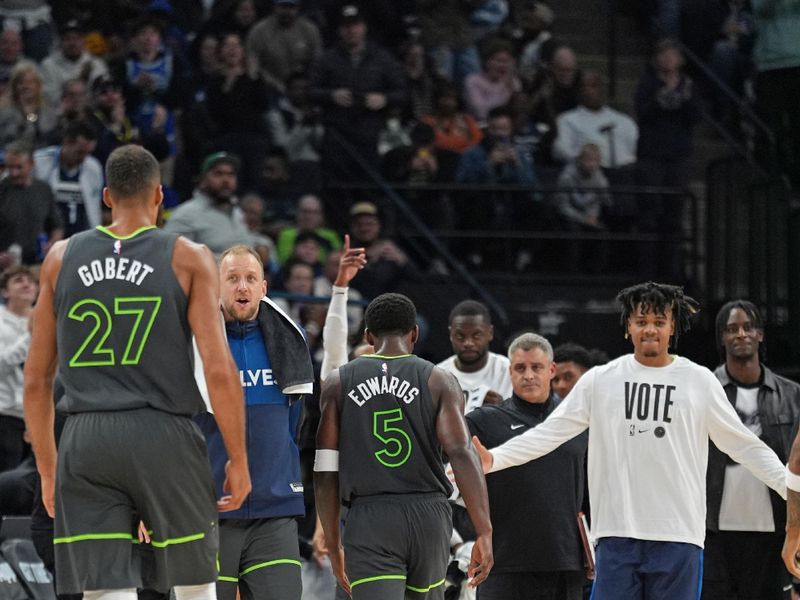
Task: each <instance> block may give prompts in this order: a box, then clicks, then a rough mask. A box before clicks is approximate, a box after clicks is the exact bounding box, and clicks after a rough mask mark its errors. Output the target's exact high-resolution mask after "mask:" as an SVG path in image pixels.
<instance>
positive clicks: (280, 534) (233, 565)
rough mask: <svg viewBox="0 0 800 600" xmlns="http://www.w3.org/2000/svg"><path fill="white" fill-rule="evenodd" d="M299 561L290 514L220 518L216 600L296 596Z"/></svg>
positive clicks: (299, 583)
mask: <svg viewBox="0 0 800 600" xmlns="http://www.w3.org/2000/svg"><path fill="white" fill-rule="evenodd" d="M301 565H302V563H301V562H300V544H299V542H298V538H297V521H295V520H294V519H293V518H291V517H282V518H274V519H222V520H221V521H220V525H219V580H218V582H217V598H218V599H219V600H235V598H236V589H237V587H238V589H239V593H240V596H241V598H242V600H300V597H301V596H302V593H303V582H302V577H301V572H300V568H301Z"/></svg>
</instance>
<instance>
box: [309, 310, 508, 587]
mask: <svg viewBox="0 0 800 600" xmlns="http://www.w3.org/2000/svg"><path fill="white" fill-rule="evenodd" d="M416 316H417V315H416V309H415V308H414V305H413V303H412V302H411V301H410V300H409V299H408V298H406V297H405V296H403V295H401V294H383V295H381V296H379V297H378V298H376V299H375V300H373V301H372V302H371V303H370V305H369V306H368V307H367V310H366V314H365V321H366V337H367V342H368V343H369V344H371V345H372V346H373V347H374V348H375V353H374V354H368V355H364V356H362V357H360V358H357V359H355V360H353V361H351V362H350V363H348V364H346V365H343V366H342V367H341V368H339V369H338V370H335V371H333V372H331V373H330V375H328V377H327V379H326V380H325V383H324V385H323V388H322V397H321V411H322V417H321V421H320V426H319V430H318V433H317V448H318V450H317V458H316V463H315V466H314V470H315V490H316V496H317V511H318V513H319V517H320V521H321V522H322V527H323V529H324V531H325V541H326V545H327V549H328V552H329V556H330V559H331V564H332V566H333V572H334V574H335V575H336V579H337V580H338V582H339V584H340V585H341V586H342V587H343V588H344V589H345V591H347V592H350V593H351V594H352V597H353V598H354V599H355V600H361V599H366V598H381V599H386V600H400V599H402V598H404V597H406V594H407V593H409V592H413V593H414V597H415V598H416V597H419V598H437V599H441V598H443V597H444V583H445V571H446V568H447V562H448V557H449V550H450V549H449V541H450V534H451V531H452V521H451V518H452V517H451V512H450V506H449V504H448V502H447V497H448V496H449V495H450V493H451V491H452V486H451V485H450V483H449V481H448V479H447V477H446V475H445V472H444V465H443V464H442V451H444V452H445V453H446V454H447V456H448V457H449V459H450V462H451V464H452V466H453V471H454V472H455V477H456V481H457V483H458V485H459V487H460V489H461V493H462V495H463V497H464V500H465V501H466V505H467V509H468V510H469V514H470V517H471V518H472V521H473V523H474V524H475V529H476V531H477V533H478V539H477V541H476V542H475V546H474V548H473V551H472V556H471V563H470V568H469V576H470V577H472V578H473V579H472V584H473V585H478V584H480V583H481V582H482V581H483V580H484V579H485V578H486V576H487V575H488V574H489V571H490V569H491V567H492V563H493V559H492V542H491V535H492V530H491V524H490V522H489V510H488V501H487V496H486V482H485V480H484V478H483V477H482V476H481V473H480V469H479V465H478V462H477V457H476V455H475V453H474V452H473V450H472V448H471V447H470V442H469V434H468V432H467V428H466V424H465V422H464V417H463V395H462V393H461V390H460V388H459V387H458V383H457V382H456V381H455V379H454V378H453V377H452V376H450V375H448V374H446V373H445V372H444V371H442V370H441V369H438V368H436V367H434V366H433V365H432V364H431V363H429V362H427V361H424V360H422V359H420V358H417V357H416V356H414V355H413V354H411V352H412V350H413V347H414V343H415V342H416V340H417V336H418V328H417V325H416ZM340 501H341V502H343V503H344V504H345V505H348V506H349V507H350V510H349V513H348V516H347V524H346V526H345V529H344V538H343V539H342V538H341V536H340V531H339V504H340ZM342 546H344V548H342Z"/></svg>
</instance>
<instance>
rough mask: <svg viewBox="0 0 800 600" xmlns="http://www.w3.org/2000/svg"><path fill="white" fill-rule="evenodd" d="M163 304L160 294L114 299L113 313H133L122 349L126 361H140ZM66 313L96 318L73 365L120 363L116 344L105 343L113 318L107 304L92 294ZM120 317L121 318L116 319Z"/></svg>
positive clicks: (70, 315) (124, 362)
mask: <svg viewBox="0 0 800 600" xmlns="http://www.w3.org/2000/svg"><path fill="white" fill-rule="evenodd" d="M160 308H161V297H160V296H132V297H127V298H115V299H114V315H115V316H116V315H131V316H132V317H133V326H132V328H131V332H130V335H129V336H128V341H127V344H126V345H125V350H124V351H123V352H122V360H120V364H123V365H138V364H139V360H141V358H142V352H143V351H144V346H145V344H146V343H147V338H148V337H150V331H151V330H152V328H153V323H154V322H155V320H156V315H157V314H158V310H159V309H160ZM67 316H68V317H69V318H70V319H73V320H75V321H81V322H83V321H86V320H87V319H91V320H92V321H93V322H94V325H93V327H92V330H91V331H90V332H89V335H87V336H86V339H85V340H83V343H81V345H80V347H79V348H78V350H77V351H76V352H75V354H73V355H72V358H71V359H70V360H69V366H70V367H102V366H113V365H115V364H117V361H116V355H115V353H114V349H113V348H108V347H105V343H106V340H107V339H108V336H109V335H111V328H112V326H113V324H114V319H113V318H112V317H111V312H110V311H109V310H108V308H107V307H106V305H105V304H103V303H102V302H100V301H99V300H95V299H93V298H86V299H85V300H81V301H80V302H77V303H76V304H75V305H73V307H72V308H71V309H70V311H69V313H68V314H67ZM117 321H119V320H117Z"/></svg>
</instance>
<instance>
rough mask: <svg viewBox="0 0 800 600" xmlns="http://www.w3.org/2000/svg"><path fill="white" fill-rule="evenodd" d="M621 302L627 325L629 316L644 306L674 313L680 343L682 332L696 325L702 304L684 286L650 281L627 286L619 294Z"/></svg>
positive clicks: (656, 310) (623, 322) (643, 308)
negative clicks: (696, 315) (684, 290)
mask: <svg viewBox="0 0 800 600" xmlns="http://www.w3.org/2000/svg"><path fill="white" fill-rule="evenodd" d="M617 302H619V303H620V304H621V305H622V314H621V315H620V324H621V325H622V327H623V328H627V325H628V319H629V318H630V317H631V315H633V314H634V313H635V312H636V309H637V308H638V307H639V306H641V308H642V310H643V311H644V312H653V313H656V314H666V312H667V310H669V311H670V312H671V313H672V318H673V319H674V321H675V333H674V334H673V336H672V337H673V339H674V340H675V343H676V344H677V343H678V338H679V337H680V334H681V333H684V332H686V331H689V329H691V327H692V317H694V315H695V314H697V312H698V311H699V310H700V304H699V303H698V302H697V300H695V299H694V298H691V297H690V296H687V295H685V294H684V293H683V288H682V287H680V286H677V285H668V284H666V283H655V282H654V281H648V282H646V283H639V284H637V285H632V286H630V287H627V288H625V289H624V290H622V291H621V292H620V293H619V294H617Z"/></svg>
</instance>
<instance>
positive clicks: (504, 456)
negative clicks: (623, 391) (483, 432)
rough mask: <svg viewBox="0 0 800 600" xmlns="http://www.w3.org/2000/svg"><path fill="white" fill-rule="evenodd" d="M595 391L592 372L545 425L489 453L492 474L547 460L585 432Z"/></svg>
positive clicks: (580, 382)
mask: <svg viewBox="0 0 800 600" xmlns="http://www.w3.org/2000/svg"><path fill="white" fill-rule="evenodd" d="M593 387H594V372H592V371H589V372H588V373H586V375H584V376H583V377H581V378H580V379H579V380H578V383H577V384H575V387H574V388H572V391H571V392H570V393H569V395H568V396H567V399H566V400H564V401H562V402H561V404H559V405H558V407H557V408H556V409H555V410H554V411H553V412H552V413H551V414H550V416H549V417H547V419H545V421H544V423H542V424H541V425H538V426H536V427H534V428H533V429H529V430H528V431H526V432H525V433H523V434H522V435H518V436H516V437H514V438H511V439H510V440H508V441H507V442H506V443H505V444H503V445H501V446H498V447H496V448H492V449H491V450H489V452H491V453H492V457H493V459H494V460H493V462H492V469H491V471H489V472H490V473H494V472H495V471H502V470H503V469H507V468H509V467H515V466H517V465H521V464H524V463H526V462H528V461H531V460H533V459H535V458H539V457H540V456H544V455H545V454H547V453H548V452H552V451H553V450H555V449H556V448H558V447H559V446H560V445H561V444H563V443H564V442H566V441H567V440H571V439H572V438H574V437H575V436H576V435H578V434H579V433H582V432H583V431H585V430H586V428H587V427H589V415H590V414H591V410H590V408H591V394H592V388H593Z"/></svg>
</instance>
